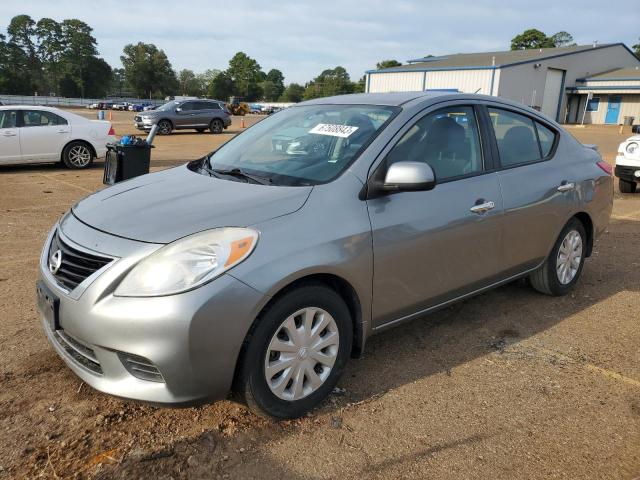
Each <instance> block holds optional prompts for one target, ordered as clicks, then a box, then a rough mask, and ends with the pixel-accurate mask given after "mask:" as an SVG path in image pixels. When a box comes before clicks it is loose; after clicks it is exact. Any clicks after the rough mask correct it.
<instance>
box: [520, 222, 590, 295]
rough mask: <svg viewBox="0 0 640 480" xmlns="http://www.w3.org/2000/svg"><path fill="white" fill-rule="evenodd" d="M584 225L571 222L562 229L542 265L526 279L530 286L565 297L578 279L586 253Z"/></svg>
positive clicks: (545, 292) (542, 291)
mask: <svg viewBox="0 0 640 480" xmlns="http://www.w3.org/2000/svg"><path fill="white" fill-rule="evenodd" d="M586 246H587V235H586V231H585V229H584V225H582V222H580V220H578V219H577V218H573V219H571V220H570V221H569V223H567V225H566V226H565V227H564V228H563V229H562V232H561V233H560V236H559V237H558V239H557V240H556V243H555V245H554V246H553V249H552V250H551V254H550V255H549V257H548V258H547V260H546V261H545V262H544V264H543V265H542V266H541V267H540V268H539V269H538V270H536V271H535V272H533V273H532V274H531V275H530V276H529V280H530V281H531V285H532V286H533V288H535V289H536V290H537V291H539V292H541V293H544V294H547V295H554V296H560V295H566V294H567V293H569V292H570V291H571V290H572V289H573V287H575V285H576V283H578V279H579V278H580V274H581V273H582V267H583V266H584V258H585V253H586V251H587V249H586Z"/></svg>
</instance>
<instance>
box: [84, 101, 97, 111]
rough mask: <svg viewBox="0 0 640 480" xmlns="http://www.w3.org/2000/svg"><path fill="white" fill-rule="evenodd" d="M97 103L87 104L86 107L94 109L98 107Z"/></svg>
mask: <svg viewBox="0 0 640 480" xmlns="http://www.w3.org/2000/svg"><path fill="white" fill-rule="evenodd" d="M99 105H100V104H99V103H98V102H95V103H90V104H89V105H87V108H91V109H93V110H95V109H97V108H98V106H99Z"/></svg>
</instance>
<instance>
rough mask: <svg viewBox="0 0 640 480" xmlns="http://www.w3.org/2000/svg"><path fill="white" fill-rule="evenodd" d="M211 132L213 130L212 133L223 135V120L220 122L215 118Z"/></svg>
mask: <svg viewBox="0 0 640 480" xmlns="http://www.w3.org/2000/svg"><path fill="white" fill-rule="evenodd" d="M209 130H211V133H215V134H218V133H222V131H223V130H224V124H223V123H222V120H220V119H219V118H214V119H213V120H211V124H210V125H209Z"/></svg>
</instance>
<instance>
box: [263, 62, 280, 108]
mask: <svg viewBox="0 0 640 480" xmlns="http://www.w3.org/2000/svg"><path fill="white" fill-rule="evenodd" d="M265 78H266V79H265V81H264V82H262V85H261V86H262V91H263V96H264V99H265V100H267V101H269V102H275V101H276V100H278V98H280V96H281V95H282V92H284V75H283V74H282V72H281V71H280V70H278V69H275V68H273V69H271V70H269V72H268V73H267V75H266V77H265Z"/></svg>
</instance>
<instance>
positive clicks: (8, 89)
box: [0, 34, 35, 95]
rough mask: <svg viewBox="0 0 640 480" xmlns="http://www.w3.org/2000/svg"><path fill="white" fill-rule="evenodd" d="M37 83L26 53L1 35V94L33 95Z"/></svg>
mask: <svg viewBox="0 0 640 480" xmlns="http://www.w3.org/2000/svg"><path fill="white" fill-rule="evenodd" d="M34 89H35V83H34V81H33V78H32V77H31V72H30V71H29V65H28V59H27V56H26V54H25V53H24V51H23V50H22V49H21V48H20V47H18V46H17V45H16V44H15V43H13V42H10V41H7V39H6V37H5V36H4V35H2V34H0V92H3V93H7V94H13V95H32V94H33V92H34Z"/></svg>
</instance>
